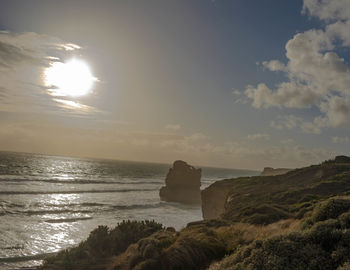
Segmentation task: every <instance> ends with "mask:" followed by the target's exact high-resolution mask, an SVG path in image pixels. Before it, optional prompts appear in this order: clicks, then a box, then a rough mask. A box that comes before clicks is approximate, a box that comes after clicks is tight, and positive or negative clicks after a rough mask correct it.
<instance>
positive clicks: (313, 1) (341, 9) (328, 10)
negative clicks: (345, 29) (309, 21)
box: [302, 0, 350, 20]
mask: <svg viewBox="0 0 350 270" xmlns="http://www.w3.org/2000/svg"><path fill="white" fill-rule="evenodd" d="M302 12H303V13H308V14H310V15H311V16H315V17H318V18H320V19H321V20H350V5H349V1H348V0H304V4H303V11H302Z"/></svg>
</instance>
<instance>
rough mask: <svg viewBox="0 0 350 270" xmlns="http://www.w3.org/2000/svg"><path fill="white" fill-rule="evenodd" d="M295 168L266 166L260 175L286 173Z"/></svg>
mask: <svg viewBox="0 0 350 270" xmlns="http://www.w3.org/2000/svg"><path fill="white" fill-rule="evenodd" d="M291 170H293V169H287V168H277V169H274V168H271V167H265V168H264V170H263V171H262V173H261V174H260V176H272V175H280V174H285V173H287V172H290V171H291Z"/></svg>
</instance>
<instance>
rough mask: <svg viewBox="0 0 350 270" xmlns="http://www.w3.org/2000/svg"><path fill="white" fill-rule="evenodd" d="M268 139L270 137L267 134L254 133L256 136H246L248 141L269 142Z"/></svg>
mask: <svg viewBox="0 0 350 270" xmlns="http://www.w3.org/2000/svg"><path fill="white" fill-rule="evenodd" d="M269 139H270V135H269V134H265V133H256V134H249V135H248V140H252V141H255V140H269Z"/></svg>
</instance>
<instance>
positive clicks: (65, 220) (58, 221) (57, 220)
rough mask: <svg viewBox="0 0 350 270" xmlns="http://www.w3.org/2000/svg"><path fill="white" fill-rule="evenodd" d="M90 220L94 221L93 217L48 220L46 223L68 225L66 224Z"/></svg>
mask: <svg viewBox="0 0 350 270" xmlns="http://www.w3.org/2000/svg"><path fill="white" fill-rule="evenodd" d="M88 219H92V217H76V218H58V219H47V220H45V222H47V223H66V222H76V221H79V220H88Z"/></svg>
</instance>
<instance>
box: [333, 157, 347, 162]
mask: <svg viewBox="0 0 350 270" xmlns="http://www.w3.org/2000/svg"><path fill="white" fill-rule="evenodd" d="M334 162H335V163H350V157H348V156H336V157H335V159H334Z"/></svg>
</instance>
